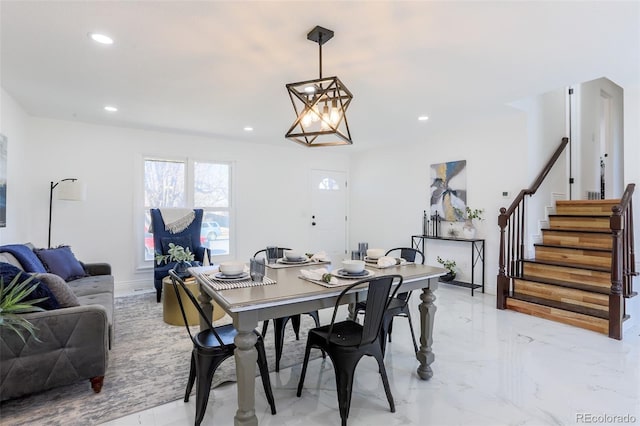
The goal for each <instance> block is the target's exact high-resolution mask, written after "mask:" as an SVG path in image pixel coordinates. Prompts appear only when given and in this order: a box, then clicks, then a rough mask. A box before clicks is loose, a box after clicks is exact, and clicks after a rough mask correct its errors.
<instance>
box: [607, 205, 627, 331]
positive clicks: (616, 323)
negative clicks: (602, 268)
mask: <svg viewBox="0 0 640 426" xmlns="http://www.w3.org/2000/svg"><path fill="white" fill-rule="evenodd" d="M611 211H612V215H611V219H610V221H609V223H610V227H611V237H612V239H613V241H612V249H613V250H612V253H611V292H610V293H609V337H611V338H613V339H618V340H622V314H623V311H622V304H623V303H624V302H623V299H622V262H621V259H620V256H622V228H623V226H622V210H621V208H620V206H619V205H618V206H613V207H612V208H611Z"/></svg>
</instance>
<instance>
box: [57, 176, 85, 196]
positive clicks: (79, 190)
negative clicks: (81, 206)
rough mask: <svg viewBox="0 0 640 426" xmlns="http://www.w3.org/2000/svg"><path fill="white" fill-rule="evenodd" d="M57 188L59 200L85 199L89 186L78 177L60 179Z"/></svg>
mask: <svg viewBox="0 0 640 426" xmlns="http://www.w3.org/2000/svg"><path fill="white" fill-rule="evenodd" d="M57 189H58V190H57V191H56V192H55V196H56V199H57V200H69V201H84V200H85V199H86V198H87V186H86V185H85V184H84V183H82V182H80V181H79V180H77V179H76V180H64V181H60V182H59V183H58V188H57Z"/></svg>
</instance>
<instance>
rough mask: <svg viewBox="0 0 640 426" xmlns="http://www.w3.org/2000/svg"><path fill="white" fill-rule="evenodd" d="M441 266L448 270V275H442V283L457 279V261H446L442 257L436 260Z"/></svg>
mask: <svg viewBox="0 0 640 426" xmlns="http://www.w3.org/2000/svg"><path fill="white" fill-rule="evenodd" d="M436 260H437V261H438V263H439V264H441V265H442V266H444V268H445V269H446V270H447V274H446V275H442V276H441V277H440V281H451V280H453V279H454V278H455V277H456V261H455V260H449V259H447V260H444V259H442V258H441V257H440V256H438V258H437V259H436Z"/></svg>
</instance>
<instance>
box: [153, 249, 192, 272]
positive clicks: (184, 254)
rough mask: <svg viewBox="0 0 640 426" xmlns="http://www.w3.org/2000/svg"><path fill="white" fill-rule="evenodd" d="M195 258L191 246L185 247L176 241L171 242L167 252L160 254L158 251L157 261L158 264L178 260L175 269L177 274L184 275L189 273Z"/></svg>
mask: <svg viewBox="0 0 640 426" xmlns="http://www.w3.org/2000/svg"><path fill="white" fill-rule="evenodd" d="M194 259H195V255H194V254H193V253H192V252H191V250H189V247H187V248H184V247H182V246H179V245H177V244H174V243H169V250H167V254H160V253H157V252H156V262H157V264H158V265H160V264H161V263H169V262H176V266H175V268H174V269H175V271H176V274H178V275H180V276H184V275H186V274H187V268H188V267H190V266H191V262H193V261H194Z"/></svg>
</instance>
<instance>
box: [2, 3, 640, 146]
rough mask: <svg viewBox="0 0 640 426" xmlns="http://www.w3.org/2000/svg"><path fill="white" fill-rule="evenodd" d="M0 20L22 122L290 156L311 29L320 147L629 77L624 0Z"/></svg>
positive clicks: (182, 9) (24, 15)
mask: <svg viewBox="0 0 640 426" xmlns="http://www.w3.org/2000/svg"><path fill="white" fill-rule="evenodd" d="M0 18H1V33H0V36H1V39H0V42H1V44H0V47H1V63H0V71H1V74H0V79H1V83H2V87H3V88H4V89H5V90H6V91H7V92H8V93H9V94H10V95H11V96H13V97H14V99H15V100H16V101H17V102H18V103H19V104H20V105H21V106H22V107H23V108H24V109H25V110H26V111H27V112H28V113H29V114H32V115H34V116H41V117H51V118H58V119H64V120H77V121H81V122H91V123H102V124H108V125H116V126H129V127H136V128H145V129H158V130H164V131H173V132H180V133H187V134H201V135H204V136H213V137H222V138H223V139H227V140H230V141H242V140H249V141H257V142H261V143H291V142H285V139H284V134H285V132H286V131H287V129H288V128H289V126H290V125H291V123H292V122H293V119H294V115H293V109H292V107H291V103H290V101H289V97H288V95H287V92H286V89H285V83H289V82H295V81H302V80H306V79H313V78H317V76H318V45H317V44H316V43H313V42H311V41H308V40H307V39H306V34H307V32H308V31H309V30H311V29H312V28H313V27H314V26H315V25H321V26H324V27H326V28H329V29H332V30H334V31H335V36H334V38H333V39H332V40H331V41H329V42H328V43H327V44H325V45H324V48H323V62H324V63H323V74H324V75H325V76H331V75H337V76H338V77H340V79H341V80H342V81H343V82H344V83H345V84H346V86H347V87H348V88H349V89H350V90H351V91H352V92H353V94H354V100H353V102H352V104H351V107H350V109H349V111H348V114H347V117H348V119H349V124H350V127H351V132H352V136H353V140H354V146H353V147H351V148H336V149H360V148H368V147H373V146H377V145H380V144H385V143H394V144H397V143H402V142H403V141H427V142H428V138H429V134H430V133H431V132H434V131H435V130H436V129H438V128H445V127H447V126H452V125H457V126H460V125H464V121H465V120H466V119H468V118H469V117H474V118H478V117H480V118H482V117H483V115H484V114H491V113H493V112H495V111H496V109H500V108H504V105H505V104H507V103H508V102H512V101H515V100H519V99H522V98H525V97H528V96H532V95H536V94H540V93H544V92H547V91H550V90H554V89H558V88H561V87H564V86H567V85H571V84H574V83H579V82H582V81H588V80H592V79H595V78H599V77H608V78H609V79H611V80H613V81H614V82H615V83H617V84H619V85H621V86H623V87H625V86H627V87H630V86H638V83H639V79H640V2H638V1H630V2H612V1H602V2H585V1H568V2H555V1H554V2H540V1H528V2H520V1H512V2H509V1H500V2H483V1H473V2H459V1H446V2H398V1H386V2H381V1H378V2H371V1H367V2H354V1H349V2H327V1H320V0H318V1H314V2H277V1H260V2H245V1H233V2H217V1H198V2H196V1H174V2H169V1H123V2H121V1H100V2H98V1H91V0H86V1H72V2H62V1H42V2H36V1H5V0H1V1H0ZM94 31H97V32H104V33H106V34H109V35H110V36H112V37H113V38H114V39H115V43H114V44H113V45H112V46H102V45H98V44H96V43H94V42H92V41H91V40H90V39H89V38H88V37H87V33H89V32H94ZM106 104H113V105H117V106H118V108H119V109H120V110H119V112H117V113H111V114H109V113H106V112H105V111H103V109H102V108H103V106H104V105H106ZM422 114H427V115H429V116H430V120H429V121H428V122H418V120H417V117H418V116H419V115H422ZM246 125H251V126H253V127H254V129H255V131H254V132H252V133H247V132H244V131H243V127H244V126H246ZM400 139H402V140H400Z"/></svg>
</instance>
